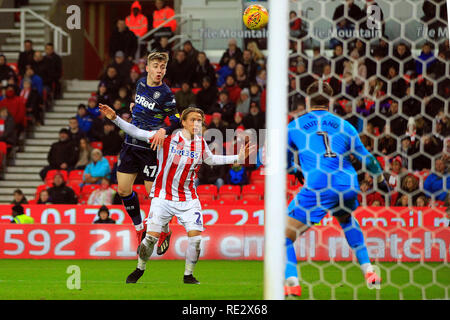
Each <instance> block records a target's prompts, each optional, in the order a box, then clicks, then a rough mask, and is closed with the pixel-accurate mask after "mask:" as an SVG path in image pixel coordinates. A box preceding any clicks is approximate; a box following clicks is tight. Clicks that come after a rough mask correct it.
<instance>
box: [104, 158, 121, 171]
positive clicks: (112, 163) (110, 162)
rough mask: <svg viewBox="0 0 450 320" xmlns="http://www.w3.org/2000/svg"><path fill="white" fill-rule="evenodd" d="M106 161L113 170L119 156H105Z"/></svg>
mask: <svg viewBox="0 0 450 320" xmlns="http://www.w3.org/2000/svg"><path fill="white" fill-rule="evenodd" d="M105 158H106V160H108V162H109V167H110V168H111V170H112V169H113V168H114V165H115V164H116V162H117V159H118V156H105Z"/></svg>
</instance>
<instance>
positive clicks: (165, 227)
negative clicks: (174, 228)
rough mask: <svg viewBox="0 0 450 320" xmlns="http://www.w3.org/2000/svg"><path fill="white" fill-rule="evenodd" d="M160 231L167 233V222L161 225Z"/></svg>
mask: <svg viewBox="0 0 450 320" xmlns="http://www.w3.org/2000/svg"><path fill="white" fill-rule="evenodd" d="M161 231H162V232H164V233H169V224H166V225H165V226H162V228H161Z"/></svg>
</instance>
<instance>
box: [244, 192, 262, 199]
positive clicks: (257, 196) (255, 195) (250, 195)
mask: <svg viewBox="0 0 450 320" xmlns="http://www.w3.org/2000/svg"><path fill="white" fill-rule="evenodd" d="M262 197H263V196H262V195H260V194H258V193H244V192H242V196H241V199H242V200H247V201H259V200H262Z"/></svg>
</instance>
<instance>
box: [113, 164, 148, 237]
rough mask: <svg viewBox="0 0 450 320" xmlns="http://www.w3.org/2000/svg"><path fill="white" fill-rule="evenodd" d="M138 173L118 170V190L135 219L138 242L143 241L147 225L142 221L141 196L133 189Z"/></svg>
mask: <svg viewBox="0 0 450 320" xmlns="http://www.w3.org/2000/svg"><path fill="white" fill-rule="evenodd" d="M136 176H137V173H125V172H120V171H117V192H118V193H119V196H120V198H121V199H122V203H123V205H124V207H125V210H126V211H127V213H128V215H129V216H130V218H131V220H132V221H133V224H134V227H135V229H136V237H137V241H138V244H139V243H140V242H141V241H142V238H143V237H144V232H145V226H144V223H143V222H142V217H141V209H140V205H139V198H138V196H137V194H136V192H134V191H133V183H134V180H135V179H136Z"/></svg>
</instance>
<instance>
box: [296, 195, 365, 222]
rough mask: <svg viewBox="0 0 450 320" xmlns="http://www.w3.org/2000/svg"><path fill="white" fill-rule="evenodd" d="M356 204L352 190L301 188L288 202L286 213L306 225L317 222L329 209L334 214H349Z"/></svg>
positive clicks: (356, 198)
mask: <svg viewBox="0 0 450 320" xmlns="http://www.w3.org/2000/svg"><path fill="white" fill-rule="evenodd" d="M340 198H341V200H340ZM358 206H359V203H358V194H357V192H356V191H354V190H348V191H336V190H330V189H327V190H322V191H312V190H309V189H306V188H302V189H301V190H300V192H299V193H297V195H296V196H295V198H294V199H293V200H292V201H291V203H290V204H289V206H288V215H289V217H291V218H294V219H296V220H298V221H300V222H302V223H304V224H306V225H313V224H315V223H319V222H320V221H321V220H322V219H323V217H325V216H326V214H327V213H328V212H329V211H331V213H332V215H334V216H342V215H344V214H347V213H350V214H351V213H352V212H353V211H354V210H356V208H357V207H358Z"/></svg>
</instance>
